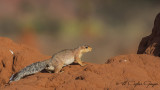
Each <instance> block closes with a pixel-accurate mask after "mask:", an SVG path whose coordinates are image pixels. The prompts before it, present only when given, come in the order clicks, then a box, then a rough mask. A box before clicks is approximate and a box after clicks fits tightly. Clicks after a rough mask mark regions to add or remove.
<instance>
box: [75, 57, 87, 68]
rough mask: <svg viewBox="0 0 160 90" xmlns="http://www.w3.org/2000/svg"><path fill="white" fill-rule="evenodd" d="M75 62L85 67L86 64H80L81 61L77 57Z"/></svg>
mask: <svg viewBox="0 0 160 90" xmlns="http://www.w3.org/2000/svg"><path fill="white" fill-rule="evenodd" d="M76 61H77V63H78V64H80V65H81V66H85V65H86V64H84V63H82V61H81V59H80V58H79V57H76Z"/></svg>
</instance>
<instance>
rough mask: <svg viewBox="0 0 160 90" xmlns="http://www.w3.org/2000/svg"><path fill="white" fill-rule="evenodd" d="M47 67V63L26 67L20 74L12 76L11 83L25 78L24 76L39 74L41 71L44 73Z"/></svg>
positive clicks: (37, 63)
mask: <svg viewBox="0 0 160 90" xmlns="http://www.w3.org/2000/svg"><path fill="white" fill-rule="evenodd" d="M46 66H47V63H46V61H42V62H36V63H33V64H31V65H29V66H27V67H25V68H24V69H22V70H21V71H20V72H18V73H16V74H14V75H12V76H11V78H10V81H9V83H10V82H12V81H18V80H20V79H21V78H23V77H24V76H27V75H31V74H34V73H37V72H39V71H42V70H43V69H44V68H45V67H46Z"/></svg>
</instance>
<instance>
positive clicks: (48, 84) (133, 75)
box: [0, 37, 160, 90]
mask: <svg viewBox="0 0 160 90" xmlns="http://www.w3.org/2000/svg"><path fill="white" fill-rule="evenodd" d="M0 41H1V43H0V53H1V54H0V90H53V89H57V90H66V89H67V90H133V89H135V90H152V89H153V90H159V89H160V85H159V83H160V77H159V76H160V72H159V71H160V58H159V57H155V56H151V55H145V54H142V55H137V54H130V55H121V56H117V57H114V58H111V59H109V60H106V62H105V63H104V64H92V63H87V65H86V66H84V67H81V66H80V65H78V64H73V65H70V66H66V67H64V68H63V71H64V72H62V73H58V74H55V73H46V72H39V73H36V74H34V75H30V76H27V77H25V78H23V79H21V80H19V81H17V82H12V83H11V84H10V85H9V84H6V83H7V82H8V81H9V78H10V77H11V75H12V74H13V73H15V72H18V71H19V70H21V69H22V68H24V67H25V66H27V65H29V64H31V63H33V62H36V61H41V60H45V59H48V58H50V56H46V55H42V54H41V53H39V52H38V50H35V49H33V48H30V47H27V46H25V45H20V44H16V43H14V42H13V41H12V40H10V39H8V38H2V37H1V38H0ZM2 42H3V43H2ZM9 50H12V51H13V53H14V54H12V53H11V52H10V51H9Z"/></svg>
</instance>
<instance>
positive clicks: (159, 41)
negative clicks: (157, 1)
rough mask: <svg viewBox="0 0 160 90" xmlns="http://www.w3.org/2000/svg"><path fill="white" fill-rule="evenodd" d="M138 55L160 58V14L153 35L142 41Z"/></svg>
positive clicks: (155, 22)
mask: <svg viewBox="0 0 160 90" xmlns="http://www.w3.org/2000/svg"><path fill="white" fill-rule="evenodd" d="M137 53H138V54H150V55H154V56H160V13H159V14H158V15H157V16H156V19H155V21H154V27H153V29H152V33H151V35H149V36H147V37H144V38H143V39H142V40H141V42H140V45H139V47H138V51H137Z"/></svg>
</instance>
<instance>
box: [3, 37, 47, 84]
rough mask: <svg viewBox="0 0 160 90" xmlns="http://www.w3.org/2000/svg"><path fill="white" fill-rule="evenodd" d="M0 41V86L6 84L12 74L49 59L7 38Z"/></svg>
mask: <svg viewBox="0 0 160 90" xmlns="http://www.w3.org/2000/svg"><path fill="white" fill-rule="evenodd" d="M0 41H1V42H0V86H1V85H4V84H5V83H7V82H8V81H9V78H10V77H11V75H12V74H13V73H15V72H18V71H19V70H20V69H22V68H24V67H25V66H27V65H29V64H31V63H33V62H36V61H40V60H44V59H47V58H49V56H45V55H42V54H41V53H39V52H38V51H37V50H36V49H32V48H30V47H27V46H25V45H23V44H16V43H14V42H13V41H12V40H10V39H8V38H3V37H0ZM11 52H13V53H14V54H12V53H11Z"/></svg>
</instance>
